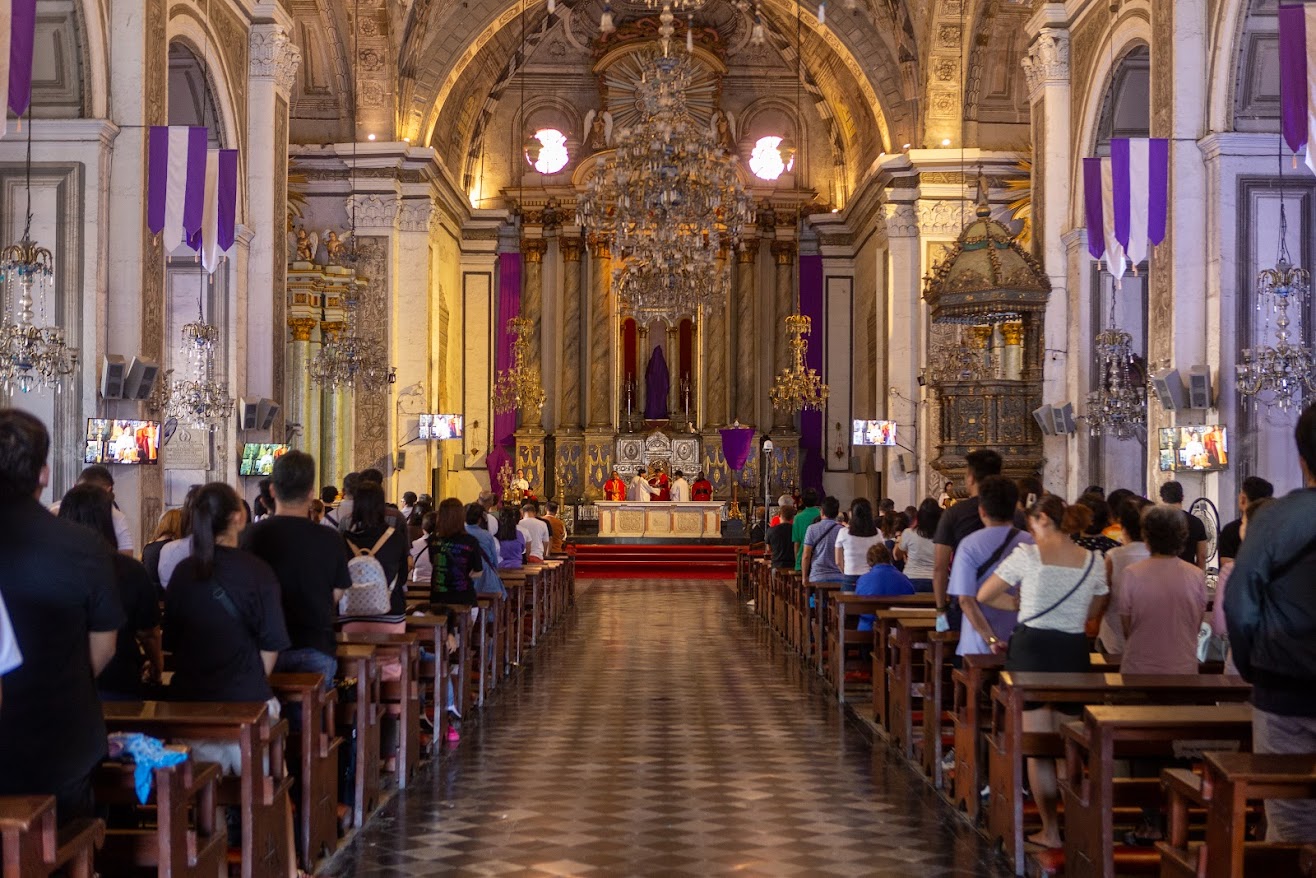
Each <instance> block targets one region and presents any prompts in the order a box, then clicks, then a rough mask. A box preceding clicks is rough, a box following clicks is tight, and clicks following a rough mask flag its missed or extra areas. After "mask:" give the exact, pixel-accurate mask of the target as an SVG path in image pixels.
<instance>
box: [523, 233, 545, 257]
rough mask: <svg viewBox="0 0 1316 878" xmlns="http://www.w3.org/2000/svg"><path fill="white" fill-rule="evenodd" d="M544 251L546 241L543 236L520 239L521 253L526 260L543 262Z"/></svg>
mask: <svg viewBox="0 0 1316 878" xmlns="http://www.w3.org/2000/svg"><path fill="white" fill-rule="evenodd" d="M546 252H548V242H547V241H545V240H544V239H543V238H524V239H522V241H521V254H522V255H523V256H525V261H526V262H534V263H539V262H543V261H544V254H545V253H546Z"/></svg>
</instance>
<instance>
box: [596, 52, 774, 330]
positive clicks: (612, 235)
mask: <svg viewBox="0 0 1316 878" xmlns="http://www.w3.org/2000/svg"><path fill="white" fill-rule="evenodd" d="M692 76H693V71H692V69H691V66H690V62H689V61H688V60H687V59H685V58H684V57H679V56H672V55H669V54H667V52H666V49H665V48H664V49H663V50H661V51H655V52H654V53H653V54H652V55H651V56H650V57H649V58H648V59H646V61H645V65H644V72H643V74H642V77H641V82H640V84H639V86H638V87H637V89H636V108H637V110H638V112H639V119H638V121H636V122H635V123H634V124H633V125H632V126H629V127H627V128H625V129H622V130H620V131H618V132H617V133H616V135H617V136H616V149H615V150H614V152H613V153H612V155H610V156H608V157H607V158H605V159H604V160H602V161H600V162H599V163H598V164H597V165H596V167H595V170H594V175H593V176H592V177H591V178H590V180H589V183H588V184H587V187H586V191H585V193H584V195H583V196H582V197H581V199H580V201H579V203H578V207H577V221H578V222H579V223H580V225H582V226H584V227H585V228H586V229H588V230H590V231H591V232H592V233H594V234H596V235H598V236H599V237H601V238H602V239H603V240H605V241H607V242H608V244H609V247H610V249H611V252H612V255H613V258H614V259H615V260H618V262H619V263H621V264H624V265H625V266H627V267H630V268H633V269H634V271H633V274H634V276H636V277H643V276H649V277H654V276H658V275H676V276H677V277H679V278H680V279H681V280H680V282H677V281H675V280H668V281H666V282H663V283H648V282H646V283H645V284H644V286H645V287H646V288H647V289H648V290H649V291H650V292H651V294H652V295H653V296H661V295H664V294H670V295H671V296H672V304H670V306H664V309H665V310H667V311H671V310H673V309H674V308H675V307H676V305H675V304H674V302H675V300H676V299H681V300H685V301H689V300H696V301H698V300H701V299H704V300H706V296H711V297H713V298H716V296H718V295H724V294H725V290H723V289H721V285H720V284H717V283H714V284H709V283H708V282H707V280H706V279H707V278H708V277H710V276H714V275H717V274H719V273H720V272H719V269H718V254H719V252H720V251H722V250H723V249H724V248H727V249H730V248H733V247H734V246H735V245H736V244H737V243H738V242H739V240H740V233H741V228H742V226H743V225H744V223H745V222H746V221H748V220H749V218H750V215H751V211H750V200H749V198H748V197H747V196H746V195H745V192H744V188H743V186H742V185H741V182H740V177H739V174H738V172H737V169H736V164H737V160H736V157H735V156H734V155H732V154H730V153H728V152H727V151H726V150H725V149H724V148H723V147H722V145H721V144H720V143H719V142H718V140H717V137H716V132H715V130H712V128H711V126H709V127H705V126H701V125H699V124H698V123H697V122H696V120H695V119H694V117H693V116H692V115H691V113H690V111H689V109H688V108H687V106H686V90H687V89H688V88H689V86H690V82H691V80H692ZM695 279H701V280H699V281H696V280H695ZM686 283H689V284H691V286H690V287H689V288H685V284H686ZM631 288H632V289H634V288H636V285H635V284H631ZM627 295H629V293H628V294H627ZM630 304H632V303H631V302H630V301H627V300H626V299H623V300H622V305H623V307H625V306H627V305H630ZM650 304H651V303H650ZM646 307H649V304H646Z"/></svg>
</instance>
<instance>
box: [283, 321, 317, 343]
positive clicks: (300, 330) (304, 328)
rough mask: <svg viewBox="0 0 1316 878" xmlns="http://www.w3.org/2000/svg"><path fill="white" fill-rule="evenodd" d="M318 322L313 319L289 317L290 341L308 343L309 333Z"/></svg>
mask: <svg viewBox="0 0 1316 878" xmlns="http://www.w3.org/2000/svg"><path fill="white" fill-rule="evenodd" d="M318 322H319V321H318V320H316V319H315V318H314V317H289V318H288V328H289V329H291V330H292V340H293V341H310V340H311V333H312V332H313V331H314V330H315V324H316V323H318Z"/></svg>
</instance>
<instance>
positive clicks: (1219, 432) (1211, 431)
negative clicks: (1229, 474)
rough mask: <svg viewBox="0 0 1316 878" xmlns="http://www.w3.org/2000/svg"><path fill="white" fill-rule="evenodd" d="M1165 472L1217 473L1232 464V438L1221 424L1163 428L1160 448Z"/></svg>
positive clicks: (1162, 467) (1161, 461)
mask: <svg viewBox="0 0 1316 878" xmlns="http://www.w3.org/2000/svg"><path fill="white" fill-rule="evenodd" d="M1158 451H1159V458H1160V469H1161V472H1163V473H1168V472H1176V473H1214V472H1220V471H1221V470H1223V469H1224V468H1225V467H1227V466H1228V465H1229V436H1228V433H1227V431H1226V430H1225V428H1224V427H1223V426H1221V425H1220V424H1202V425H1190V426H1186V427H1185V426H1179V427H1162V428H1161V431H1160V444H1159V446H1158Z"/></svg>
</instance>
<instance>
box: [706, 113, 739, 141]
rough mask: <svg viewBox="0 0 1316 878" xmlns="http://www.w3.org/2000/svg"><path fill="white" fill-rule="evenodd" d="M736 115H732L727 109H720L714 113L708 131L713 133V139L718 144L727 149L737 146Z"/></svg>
mask: <svg viewBox="0 0 1316 878" xmlns="http://www.w3.org/2000/svg"><path fill="white" fill-rule="evenodd" d="M735 131H736V117H735V116H732V115H731V114H730V113H728V112H727V111H726V110H718V111H717V112H716V113H714V114H713V121H712V123H711V124H710V125H709V130H708V133H709V134H711V135H713V140H714V142H715V143H717V145H718V146H720V147H722V148H723V149H725V150H727V151H732V150H734V149H735V148H736V134H735Z"/></svg>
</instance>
